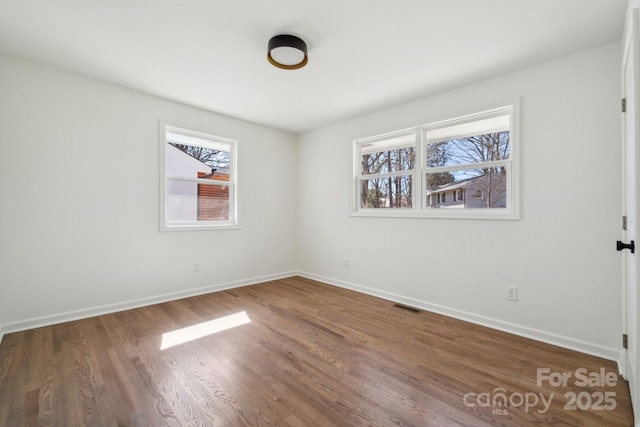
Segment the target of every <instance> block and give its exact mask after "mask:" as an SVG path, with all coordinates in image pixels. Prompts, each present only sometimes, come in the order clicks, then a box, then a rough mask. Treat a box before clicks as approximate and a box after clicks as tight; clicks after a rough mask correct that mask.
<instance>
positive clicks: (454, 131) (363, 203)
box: [353, 106, 518, 219]
mask: <svg viewBox="0 0 640 427" xmlns="http://www.w3.org/2000/svg"><path fill="white" fill-rule="evenodd" d="M514 115H515V108H514V107H513V106H508V107H503V108H499V109H495V110H491V111H487V112H483V113H478V114H474V115H470V116H466V117H461V118H458V119H453V120H448V121H443V122H439V123H434V124H430V125H425V126H421V127H417V128H413V129H409V130H405V131H403V132H398V133H395V134H393V133H392V134H387V135H385V136H380V137H372V138H367V139H362V140H356V141H355V144H354V146H355V156H356V157H355V158H356V159H357V162H356V163H357V164H355V165H354V167H355V169H356V187H357V188H356V191H355V193H354V194H356V195H357V199H356V201H354V208H353V209H354V210H353V215H365V216H367V215H373V216H380V215H382V216H413V217H415V216H422V217H441V218H456V217H459V218H496V219H499V218H504V219H517V218H518V209H517V196H518V195H517V194H516V193H515V192H514V188H516V186H515V185H514V183H515V182H517V174H516V172H517V169H516V166H517V163H515V162H514V158H515V157H514V153H515V149H516V148H517V146H516V145H515V142H516V141H515V135H516V134H517V132H515V131H514V127H515V124H516V120H515V117H514ZM394 150H395V152H394ZM373 156H379V158H380V159H383V160H384V162H378V163H376V162H375V161H372V157H373ZM385 156H386V157H385ZM393 156H395V157H393ZM403 156H404V157H403ZM392 158H393V159H396V160H397V162H396V163H394V161H395V160H393V161H391V159H392ZM400 159H420V160H419V161H414V162H406V163H403V162H402V161H401V160H400ZM385 162H387V163H385ZM389 162H390V163H389ZM383 163H384V164H383ZM407 172H411V175H410V176H411V177H412V179H411V180H409V179H408V178H407V179H405V180H404V181H403V183H404V184H405V187H403V189H402V192H401V195H400V196H399V197H397V196H396V198H395V199H394V198H393V192H394V187H393V185H394V182H393V180H391V181H390V180H388V178H395V177H396V176H398V175H404V176H407V177H408V176H409V175H408V174H407ZM365 175H376V176H375V178H378V179H380V181H378V182H376V181H375V180H373V179H372V178H373V177H371V176H367V177H366V178H367V180H366V182H365ZM420 177H421V178H420ZM382 178H387V183H386V187H385V188H383V189H382V191H379V190H380V188H382V187H381V186H382V185H383V183H384V182H383V180H382ZM407 185H410V187H411V188H408V187H407ZM399 187H400V186H399V185H396V187H395V188H399ZM388 188H391V189H392V190H391V191H388V190H387V189H388ZM388 194H391V197H386V198H385V197H381V196H387V195H388ZM376 195H377V197H376ZM367 196H369V200H368V201H367V200H366V198H367ZM409 197H410V198H409ZM389 198H390V199H391V200H390V201H388V200H387V199H389ZM373 200H375V201H376V203H373V202H372V201H373ZM394 200H395V202H394ZM405 200H406V201H409V200H410V202H411V203H406V202H405ZM391 207H401V208H404V209H380V208H391ZM440 208H442V209H440ZM393 212H396V213H395V214H394V213H393Z"/></svg>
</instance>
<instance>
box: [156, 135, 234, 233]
mask: <svg viewBox="0 0 640 427" xmlns="http://www.w3.org/2000/svg"><path fill="white" fill-rule="evenodd" d="M164 130H165V132H164V138H163V141H162V150H161V152H162V156H161V157H162V169H163V175H164V176H163V179H162V184H163V185H162V187H163V190H162V196H163V203H162V228H163V229H164V230H176V229H205V228H221V227H222V228H229V227H235V226H237V209H236V203H235V201H236V200H237V195H236V194H235V193H236V188H237V186H236V183H235V179H234V176H235V169H236V166H235V161H236V155H235V151H236V150H235V148H236V147H235V144H236V143H235V141H233V140H229V139H225V138H220V137H214V136H211V135H206V134H201V133H197V132H193V131H188V130H184V129H178V128H173V127H169V126H165V129H164Z"/></svg>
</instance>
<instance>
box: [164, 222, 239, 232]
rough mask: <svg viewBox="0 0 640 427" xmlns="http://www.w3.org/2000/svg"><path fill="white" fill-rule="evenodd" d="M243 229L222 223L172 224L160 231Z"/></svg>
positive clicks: (166, 225) (237, 225)
mask: <svg viewBox="0 0 640 427" xmlns="http://www.w3.org/2000/svg"><path fill="white" fill-rule="evenodd" d="M239 228H241V227H240V225H239V224H237V223H234V222H221V223H204V224H202V223H191V222H189V223H172V224H164V225H162V226H161V227H160V231H206V230H237V229H239Z"/></svg>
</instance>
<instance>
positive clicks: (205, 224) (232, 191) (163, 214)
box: [159, 121, 240, 231]
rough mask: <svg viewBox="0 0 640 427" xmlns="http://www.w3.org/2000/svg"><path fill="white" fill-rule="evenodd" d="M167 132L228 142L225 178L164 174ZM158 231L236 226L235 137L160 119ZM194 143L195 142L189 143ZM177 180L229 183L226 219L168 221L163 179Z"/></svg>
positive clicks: (236, 159)
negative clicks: (227, 166)
mask: <svg viewBox="0 0 640 427" xmlns="http://www.w3.org/2000/svg"><path fill="white" fill-rule="evenodd" d="M167 132H174V133H179V134H181V135H185V136H187V137H194V138H198V139H205V140H207V141H213V142H214V143H215V142H220V143H223V144H225V145H228V146H229V181H218V180H205V179H199V178H185V177H176V176H173V177H171V176H167V175H166V171H165V167H166V155H165V152H166V144H167ZM159 134H160V231H193V230H220V229H238V228H240V223H239V215H238V211H239V209H238V205H239V202H238V147H237V140H235V139H230V138H224V137H220V136H215V135H211V134H208V133H203V132H197V131H193V130H189V129H185V128H182V127H177V126H172V125H168V124H166V123H164V122H162V121H161V122H160V131H159ZM188 144H189V145H196V146H197V143H190V142H188ZM168 179H174V180H181V181H188V182H196V183H199V182H202V183H204V184H207V185H222V186H226V187H229V220H228V221H169V220H168V215H167V204H166V202H167V193H166V191H167V180H168Z"/></svg>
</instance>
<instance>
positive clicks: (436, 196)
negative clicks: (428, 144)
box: [427, 167, 507, 209]
mask: <svg viewBox="0 0 640 427" xmlns="http://www.w3.org/2000/svg"><path fill="white" fill-rule="evenodd" d="M506 207H507V170H506V168H505V167H495V168H486V169H466V170H461V171H452V172H442V173H429V174H427V208H452V209H456V208H457V209H481V208H506Z"/></svg>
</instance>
